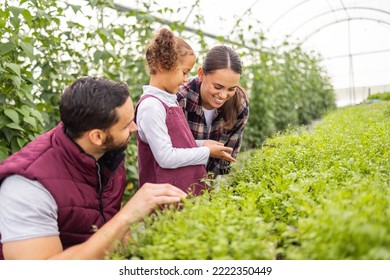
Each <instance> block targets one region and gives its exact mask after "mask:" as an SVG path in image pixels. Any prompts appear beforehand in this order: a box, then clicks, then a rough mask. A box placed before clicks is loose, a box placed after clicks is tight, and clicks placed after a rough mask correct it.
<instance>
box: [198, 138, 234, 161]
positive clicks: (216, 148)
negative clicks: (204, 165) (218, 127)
mask: <svg viewBox="0 0 390 280" xmlns="http://www.w3.org/2000/svg"><path fill="white" fill-rule="evenodd" d="M203 146H206V147H208V148H209V149H210V157H214V158H219V159H223V160H226V161H230V162H236V159H235V158H233V157H232V156H231V153H232V152H233V149H232V148H230V147H225V146H224V145H223V144H222V143H220V142H218V141H214V140H205V141H204V142H203Z"/></svg>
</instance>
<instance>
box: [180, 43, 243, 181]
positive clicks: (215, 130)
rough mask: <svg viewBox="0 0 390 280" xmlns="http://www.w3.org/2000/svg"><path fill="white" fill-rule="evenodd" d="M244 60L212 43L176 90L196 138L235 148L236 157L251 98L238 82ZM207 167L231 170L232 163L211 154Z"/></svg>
mask: <svg viewBox="0 0 390 280" xmlns="http://www.w3.org/2000/svg"><path fill="white" fill-rule="evenodd" d="M241 73H242V63H241V60H240V57H239V56H238V54H237V53H236V52H235V51H234V50H233V49H232V48H230V47H227V46H216V47H213V48H212V49H211V50H210V51H209V52H208V53H207V54H206V57H205V59H204V61H203V65H202V67H200V68H199V69H198V75H197V76H196V77H194V78H192V79H190V80H189V81H188V82H187V83H185V84H184V85H183V86H182V87H181V88H180V91H179V93H178V94H177V99H178V102H179V104H180V106H181V107H182V108H183V109H184V112H185V114H186V118H187V122H188V124H189V126H190V128H191V132H192V134H193V135H194V138H195V139H196V140H202V139H204V140H205V139H211V140H215V141H218V142H221V143H223V144H224V145H225V146H226V147H231V148H232V149H233V152H232V156H233V158H236V156H237V154H238V152H239V151H240V147H241V140H242V134H243V130H244V127H245V125H246V123H247V120H248V115H249V100H248V97H247V94H246V92H245V90H244V89H243V88H242V87H241V86H240V85H239V81H240V77H241ZM206 169H207V171H211V172H213V173H214V174H215V176H217V175H223V174H228V173H229V170H230V163H229V162H228V161H225V160H223V159H217V158H212V157H210V159H209V161H208V163H207V168H206Z"/></svg>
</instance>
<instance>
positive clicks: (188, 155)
mask: <svg viewBox="0 0 390 280" xmlns="http://www.w3.org/2000/svg"><path fill="white" fill-rule="evenodd" d="M146 61H147V65H148V68H149V73H150V83H149V85H145V86H144V87H143V94H142V96H141V99H140V100H139V102H138V104H137V107H136V123H137V126H138V133H137V140H138V172H139V183H140V186H142V185H143V184H144V183H145V182H149V183H170V184H172V185H175V186H177V187H179V188H181V189H182V190H184V191H186V192H190V193H192V194H194V195H199V194H200V193H201V192H202V190H203V189H204V188H205V184H204V183H203V182H201V180H202V179H203V178H204V177H205V176H206V175H207V172H206V169H205V164H206V163H207V161H208V159H209V157H217V158H221V159H224V160H227V161H235V160H234V158H233V157H231V155H230V153H231V152H232V149H231V148H229V147H224V146H223V144H221V143H219V142H217V141H213V140H205V141H195V140H194V137H193V136H192V134H191V130H190V128H189V126H188V123H187V120H186V118H185V116H184V113H183V110H182V109H181V107H180V106H178V103H177V100H176V93H177V92H178V90H179V86H180V85H182V84H183V83H185V82H186V81H187V79H188V73H189V72H190V71H191V69H192V67H193V66H194V64H195V54H194V51H193V50H192V48H191V47H190V46H189V45H188V44H187V43H186V42H185V41H184V40H182V39H180V38H178V37H176V36H175V35H174V34H173V33H172V32H171V31H170V30H169V29H167V28H163V29H161V30H160V31H159V32H158V33H157V34H156V35H155V37H154V38H153V39H152V41H151V43H150V44H149V45H148V47H147V50H146Z"/></svg>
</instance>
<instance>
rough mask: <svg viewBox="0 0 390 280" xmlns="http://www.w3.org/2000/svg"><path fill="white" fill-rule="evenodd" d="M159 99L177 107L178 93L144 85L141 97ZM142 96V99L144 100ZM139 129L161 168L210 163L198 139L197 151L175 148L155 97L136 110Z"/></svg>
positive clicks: (163, 113) (163, 111)
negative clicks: (146, 96)
mask: <svg viewBox="0 0 390 280" xmlns="http://www.w3.org/2000/svg"><path fill="white" fill-rule="evenodd" d="M146 94H149V95H153V96H155V97H157V98H158V99H160V100H161V101H162V102H164V103H165V104H166V105H167V106H168V107H178V104H177V101H176V94H170V93H167V92H165V91H163V90H160V89H158V88H156V87H153V86H149V85H146V86H143V94H142V96H144V95H146ZM142 96H141V98H142ZM136 119H137V127H138V133H139V136H140V138H141V140H142V141H144V142H145V143H148V144H149V146H150V149H151V150H152V153H153V155H154V158H155V159H156V161H157V163H158V164H159V165H160V166H161V167H162V168H168V169H174V168H178V167H183V166H189V165H198V164H203V165H205V164H206V163H207V160H208V159H209V156H210V149H209V148H208V147H203V146H202V145H203V142H204V141H203V140H197V141H196V144H197V146H198V147H197V148H174V147H173V146H172V141H171V138H170V136H169V134H168V128H167V126H166V123H165V119H166V110H165V108H164V106H163V105H162V104H161V102H160V101H159V100H157V99H155V98H147V99H145V100H143V101H142V102H141V103H140V104H139V106H138V109H137V116H136Z"/></svg>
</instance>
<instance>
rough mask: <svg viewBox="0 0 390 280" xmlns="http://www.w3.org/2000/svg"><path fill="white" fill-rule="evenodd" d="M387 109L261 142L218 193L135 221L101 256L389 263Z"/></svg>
mask: <svg viewBox="0 0 390 280" xmlns="http://www.w3.org/2000/svg"><path fill="white" fill-rule="evenodd" d="M388 106H389V105H388V104H385V103H373V104H370V105H366V104H363V105H359V106H354V107H347V108H342V109H338V110H336V111H333V112H332V113H329V114H328V115H327V116H326V117H325V118H324V119H323V121H322V122H321V123H319V124H317V125H316V126H315V127H314V128H310V129H308V128H306V127H300V128H297V129H289V130H286V131H284V132H282V133H277V134H275V135H274V136H273V137H271V138H267V140H266V141H265V142H264V144H263V145H262V147H261V148H259V149H256V150H251V151H247V152H245V153H243V154H241V155H240V158H239V163H237V164H236V165H234V168H233V173H232V174H231V175H230V176H229V177H228V178H227V180H224V181H222V182H221V183H220V186H219V188H216V189H214V190H212V191H211V192H210V193H207V194H205V195H204V196H201V197H196V198H192V199H188V200H185V201H184V202H183V205H182V206H181V207H179V208H178V209H177V208H173V207H168V208H166V209H161V211H157V212H156V213H155V214H154V215H152V216H151V217H148V218H146V219H145V221H143V222H142V223H139V224H137V225H134V226H133V228H131V229H130V230H131V238H130V240H129V242H128V244H126V245H124V246H120V247H118V249H117V250H116V251H115V252H114V253H113V254H112V255H110V256H109V258H112V259H389V258H390V249H389V248H390V247H389V245H390V222H389V221H390V219H389V217H390V210H389V209H390V208H389V203H390V199H389V198H390V196H389V194H390V190H389V185H390V173H389V172H388V171H389V168H390V160H389V153H390V152H389V151H390V149H389V148H390V140H389V137H388V131H389V129H390V119H389V118H388V117H387V116H386V114H384V112H385V111H387V110H388ZM238 244H239V245H238Z"/></svg>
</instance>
